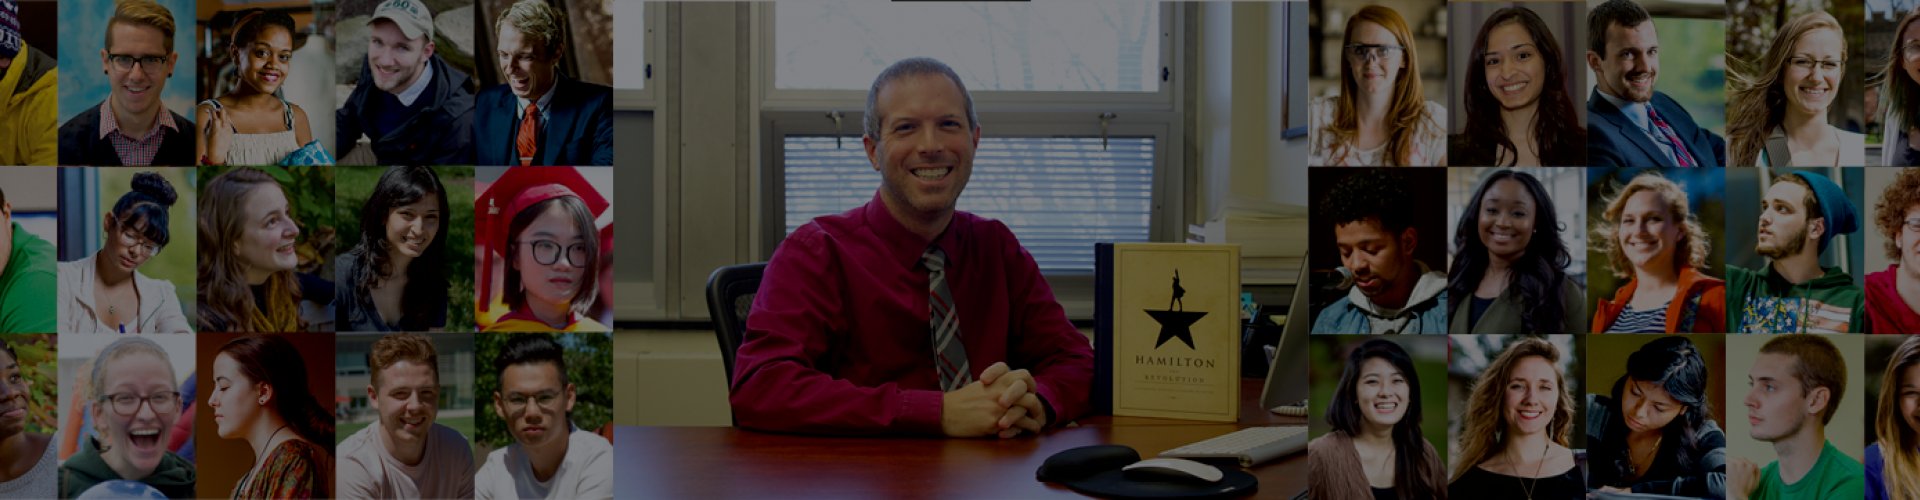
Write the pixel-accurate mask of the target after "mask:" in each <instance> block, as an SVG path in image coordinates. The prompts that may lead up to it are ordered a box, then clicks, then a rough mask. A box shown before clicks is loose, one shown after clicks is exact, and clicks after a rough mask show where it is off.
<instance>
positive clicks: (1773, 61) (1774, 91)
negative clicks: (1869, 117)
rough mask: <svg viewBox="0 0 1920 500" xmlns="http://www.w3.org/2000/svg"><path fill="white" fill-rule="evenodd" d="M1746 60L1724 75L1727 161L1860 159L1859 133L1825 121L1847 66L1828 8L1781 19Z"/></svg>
mask: <svg viewBox="0 0 1920 500" xmlns="http://www.w3.org/2000/svg"><path fill="white" fill-rule="evenodd" d="M1730 59H1731V58H1730ZM1748 66H1749V67H1748V69H1747V70H1745V71H1730V72H1728V75H1727V76H1728V81H1727V86H1728V88H1729V90H1728V92H1727V139H1728V142H1729V144H1728V147H1727V155H1728V157H1729V163H1728V166H1743V167H1747V166H1762V165H1764V166H1772V167H1781V166H1790V165H1792V166H1828V167H1839V166H1853V165H1865V164H1866V163H1867V156H1866V155H1867V139H1866V136H1865V135H1862V134H1858V133H1854V132H1848V131H1845V130H1840V128H1839V127H1835V126H1833V125H1830V124H1829V122H1828V118H1829V112H1830V111H1831V110H1832V109H1833V103H1834V101H1836V100H1838V99H1839V98H1840V80H1841V78H1842V77H1844V76H1845V72H1846V68H1847V40H1846V35H1845V33H1844V32H1842V30H1841V28H1840V21H1838V20H1835V19H1834V18H1833V15H1831V14H1827V13H1825V12H1818V11H1815V12H1808V13H1805V14H1801V15H1799V16H1796V17H1794V18H1793V20H1790V21H1787V25H1786V26H1782V27H1780V35H1779V36H1777V37H1775V38H1774V39H1773V42H1772V43H1771V44H1768V46H1767V51H1766V53H1765V54H1762V55H1761V57H1760V60H1759V61H1755V62H1754V63H1753V64H1750V65H1748ZM1736 67H1737V66H1736Z"/></svg>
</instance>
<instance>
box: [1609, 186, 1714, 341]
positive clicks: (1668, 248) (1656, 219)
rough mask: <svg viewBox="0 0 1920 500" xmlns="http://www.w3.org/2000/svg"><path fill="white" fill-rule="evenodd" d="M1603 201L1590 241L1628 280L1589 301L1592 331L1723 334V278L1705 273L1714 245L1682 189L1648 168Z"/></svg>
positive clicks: (1616, 274) (1615, 272) (1617, 275)
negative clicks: (1610, 295)
mask: <svg viewBox="0 0 1920 500" xmlns="http://www.w3.org/2000/svg"><path fill="white" fill-rule="evenodd" d="M1605 204H1606V206H1607V210H1606V212H1604V213H1602V214H1601V215H1600V220H1599V221H1598V222H1597V223H1596V224H1594V228H1593V241H1594V242H1596V244H1598V245H1599V246H1600V248H1601V249H1602V250H1603V251H1604V252H1605V253H1606V254H1607V269H1608V270H1609V271H1612V272H1613V275H1614V277H1616V278H1631V280H1630V281H1628V282H1627V284H1626V285H1625V286H1622V287H1620V289H1619V290H1617V291H1615V292H1614V294H1613V299H1611V300H1603V301H1600V303H1598V304H1596V305H1595V306H1594V311H1593V325H1592V327H1593V328H1592V331H1594V332H1608V333H1724V332H1726V330H1727V284H1726V282H1724V281H1721V280H1720V279H1718V278H1714V277H1712V276H1707V275H1706V274H1705V272H1704V271H1706V269H1707V253H1708V252H1710V251H1711V250H1712V246H1713V244H1712V243H1711V242H1709V241H1708V240H1707V230H1706V228H1704V227H1702V226H1701V225H1700V220H1699V219H1696V218H1694V216H1693V210H1692V209H1691V208H1689V207H1688V202H1687V192H1686V190H1684V189H1681V188H1680V185H1679V184H1675V183H1674V182H1673V181H1672V180H1668V179H1667V178H1666V177H1663V176H1661V175H1660V172H1659V171H1657V170H1648V171H1646V172H1642V173H1641V174H1640V175H1637V176H1635V177H1634V178H1633V180H1632V181H1630V182H1628V183H1627V186H1626V187H1624V188H1621V189H1620V191H1619V192H1617V193H1615V194H1614V195H1613V197H1611V198H1608V199H1607V200H1606V202H1605Z"/></svg>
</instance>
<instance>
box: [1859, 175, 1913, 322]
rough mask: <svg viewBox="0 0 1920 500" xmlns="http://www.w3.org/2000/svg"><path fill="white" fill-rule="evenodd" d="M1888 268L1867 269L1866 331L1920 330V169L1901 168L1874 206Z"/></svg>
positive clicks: (1875, 224) (1875, 223)
mask: <svg viewBox="0 0 1920 500" xmlns="http://www.w3.org/2000/svg"><path fill="white" fill-rule="evenodd" d="M1873 211H1874V217H1873V222H1874V226H1875V227H1877V228H1878V229H1880V235H1881V236H1885V237H1886V238H1887V243H1886V251H1887V258H1889V259H1893V261H1894V263H1893V264H1889V265H1887V269H1886V270H1885V271H1878V272H1871V273H1867V286H1866V294H1867V324H1866V327H1865V328H1861V330H1862V331H1865V332H1867V333H1920V169H1911V168H1909V169H1902V170H1900V174H1899V176H1898V177H1895V178H1894V180H1893V182H1891V183H1888V184H1887V188H1886V190H1885V191H1881V192H1880V202H1879V203H1876V204H1874V206H1873Z"/></svg>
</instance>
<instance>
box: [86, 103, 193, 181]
mask: <svg viewBox="0 0 1920 500" xmlns="http://www.w3.org/2000/svg"><path fill="white" fill-rule="evenodd" d="M108 101H109V102H102V103H100V138H102V139H112V140H113V152H114V153H115V154H118V155H120V163H121V164H124V165H127V166H147V165H152V164H153V157H154V155H157V154H159V153H160V143H161V142H164V141H165V140H166V138H167V132H168V131H175V132H178V131H179V130H180V128H179V125H178V124H175V123H174V120H173V113H172V112H169V111H167V107H166V105H164V104H162V105H161V106H160V114H159V115H158V116H157V117H156V118H155V119H154V121H155V122H157V123H154V126H153V128H152V129H150V130H147V135H146V136H145V137H140V138H137V139H136V138H134V137H131V136H128V135H127V134H126V133H125V132H121V131H120V121H119V120H117V119H115V118H114V117H113V107H112V106H113V104H112V102H111V101H112V99H111V98H109V99H108Z"/></svg>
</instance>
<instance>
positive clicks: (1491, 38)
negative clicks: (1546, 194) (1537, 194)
mask: <svg viewBox="0 0 1920 500" xmlns="http://www.w3.org/2000/svg"><path fill="white" fill-rule="evenodd" d="M1469 60H1470V61H1472V62H1471V63H1469V64H1467V80H1466V87H1467V96H1466V101H1465V106H1466V108H1467V128H1466V131H1465V132H1463V133H1460V134H1458V135H1454V136H1453V137H1452V138H1451V139H1450V141H1451V144H1450V145H1449V146H1448V148H1447V154H1448V155H1449V156H1451V157H1452V161H1453V164H1454V165H1462V166H1485V165H1496V166H1541V165H1548V166H1576V165H1578V166H1585V165H1586V160H1587V129H1586V128H1585V127H1581V126H1580V119H1579V118H1580V113H1579V111H1578V110H1576V109H1575V108H1574V107H1573V99H1572V98H1570V97H1568V96H1567V62H1566V57H1565V56H1564V55H1562V54H1561V52H1560V43H1559V42H1558V41H1555V39H1554V36H1553V32H1552V31H1548V29H1547V23H1546V22H1545V21H1542V20H1540V15H1539V14H1535V13H1534V12H1533V10H1531V9H1528V8H1526V7H1507V8H1503V9H1500V10H1497V11H1494V13H1493V16H1492V17H1490V18H1488V19H1487V21H1486V23H1484V24H1481V25H1480V34H1479V35H1476V36H1474V39H1473V57H1472V59H1469Z"/></svg>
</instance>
